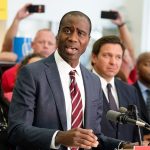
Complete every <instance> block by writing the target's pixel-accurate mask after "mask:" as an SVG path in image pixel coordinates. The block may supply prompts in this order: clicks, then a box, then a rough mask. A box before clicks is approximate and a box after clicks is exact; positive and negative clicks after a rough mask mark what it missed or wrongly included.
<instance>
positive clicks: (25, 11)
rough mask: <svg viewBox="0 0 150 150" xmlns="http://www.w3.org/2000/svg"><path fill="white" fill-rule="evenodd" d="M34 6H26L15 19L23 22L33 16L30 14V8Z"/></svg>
mask: <svg viewBox="0 0 150 150" xmlns="http://www.w3.org/2000/svg"><path fill="white" fill-rule="evenodd" d="M30 5H32V4H31V3H30V4H29V3H28V4H25V5H24V6H23V7H22V8H21V9H20V10H19V11H18V12H17V14H16V17H15V19H17V20H19V21H20V20H22V19H24V18H26V17H28V16H29V15H31V13H29V12H28V6H30Z"/></svg>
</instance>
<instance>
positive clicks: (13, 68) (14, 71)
mask: <svg viewBox="0 0 150 150" xmlns="http://www.w3.org/2000/svg"><path fill="white" fill-rule="evenodd" d="M18 67H19V64H15V65H14V66H13V67H11V68H9V69H7V70H5V71H4V73H3V75H2V76H5V75H11V74H16V72H17V70H18Z"/></svg>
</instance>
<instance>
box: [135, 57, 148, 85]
mask: <svg viewBox="0 0 150 150" xmlns="http://www.w3.org/2000/svg"><path fill="white" fill-rule="evenodd" d="M138 75H139V78H140V80H141V81H142V82H144V83H146V84H149V85H150V58H149V59H144V60H143V61H142V62H141V63H140V64H139V66H138Z"/></svg>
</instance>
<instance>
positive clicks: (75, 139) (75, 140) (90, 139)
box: [55, 128, 99, 149]
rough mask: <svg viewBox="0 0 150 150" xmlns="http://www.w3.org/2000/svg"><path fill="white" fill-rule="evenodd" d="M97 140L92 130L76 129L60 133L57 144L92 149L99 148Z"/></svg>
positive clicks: (57, 136) (56, 140)
mask: <svg viewBox="0 0 150 150" xmlns="http://www.w3.org/2000/svg"><path fill="white" fill-rule="evenodd" d="M97 139H98V138H97V137H96V136H95V135H94V133H93V131H92V130H91V129H82V128H75V129H71V130H68V131H59V132H58V134H57V135H56V139H55V144H56V145H64V146H66V147H79V148H85V149H91V148H92V147H97V146H98V144H99V143H98V141H97Z"/></svg>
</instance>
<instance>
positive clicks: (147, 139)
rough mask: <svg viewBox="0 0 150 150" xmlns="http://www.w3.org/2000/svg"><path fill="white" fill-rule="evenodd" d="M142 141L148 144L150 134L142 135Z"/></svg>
mask: <svg viewBox="0 0 150 150" xmlns="http://www.w3.org/2000/svg"><path fill="white" fill-rule="evenodd" d="M144 141H149V142H150V134H147V135H144Z"/></svg>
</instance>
